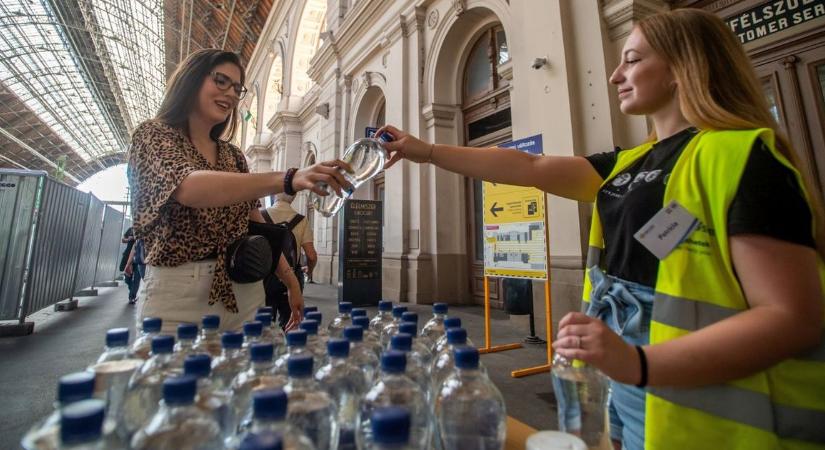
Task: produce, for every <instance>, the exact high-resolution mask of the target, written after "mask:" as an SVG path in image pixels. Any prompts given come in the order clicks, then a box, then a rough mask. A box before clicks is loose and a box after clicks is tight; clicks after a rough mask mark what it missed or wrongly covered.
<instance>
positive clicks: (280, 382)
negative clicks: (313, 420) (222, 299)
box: [231, 342, 286, 431]
mask: <svg viewBox="0 0 825 450" xmlns="http://www.w3.org/2000/svg"><path fill="white" fill-rule="evenodd" d="M273 352H274V348H273V346H272V344H271V343H269V342H263V343H257V344H252V347H250V348H249V368H248V369H246V370H244V371H243V372H241V373H239V374H238V376H236V377H235V379H234V380H232V387H231V390H232V408H233V413H234V415H235V422H236V427H235V428H236V429H237V430H239V431H240V430H245V429H246V428H248V427H249V425H250V424H249V422H248V421H249V420H251V410H250V406H251V405H252V403H251V402H252V392H253V391H256V390H259V389H269V388H282V387H283V386H284V384H285V383H286V378H284V377H283V376H278V375H274V374H273V373H272V369H273V367H274V361H273V360H272V356H273Z"/></svg>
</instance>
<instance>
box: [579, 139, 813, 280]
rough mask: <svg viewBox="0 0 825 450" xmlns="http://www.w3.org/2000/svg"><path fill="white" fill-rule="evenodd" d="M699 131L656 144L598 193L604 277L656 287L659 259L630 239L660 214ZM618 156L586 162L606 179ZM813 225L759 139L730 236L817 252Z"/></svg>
mask: <svg viewBox="0 0 825 450" xmlns="http://www.w3.org/2000/svg"><path fill="white" fill-rule="evenodd" d="M697 132H698V131H697V130H696V129H695V128H688V129H685V130H683V131H681V132H679V133H676V134H674V135H673V136H670V137H668V138H667V139H663V140H661V141H659V142H657V143H656V144H654V145H653V148H652V149H651V150H650V151H649V152H648V153H647V154H646V155H645V156H644V157H642V158H641V159H639V160H638V161H636V162H634V163H633V164H632V165H631V166H630V167H628V168H627V169H626V170H624V171H623V172H621V173H619V174H617V175H616V176H615V177H614V178H613V180H612V181H610V182H609V183H607V184H606V185H605V186H603V187H602V188H601V189H600V190H599V193H598V197H597V201H598V204H599V217H600V218H601V221H602V228H603V230H604V243H605V254H604V258H605V259H604V265H603V267H604V268H605V270H606V271H607V273H608V274H610V275H613V276H616V277H619V278H622V279H624V280H628V281H634V282H637V283H641V284H644V285H646V286H654V285H655V284H656V275H657V272H658V270H659V260H658V259H657V258H656V257H655V256H654V255H653V254H652V253H650V251H648V250H647V248H645V247H644V246H643V245H642V244H641V243H639V241H637V240H636V239H635V238H634V237H633V234H635V233H636V231H638V230H639V229H640V228H641V227H642V226H643V225H644V224H645V223H647V221H648V220H650V218H651V217H653V215H654V214H656V213H657V212H659V210H660V209H662V205H663V203H664V196H665V186H666V184H667V180H668V178H669V177H670V172H671V171H672V170H673V167H674V166H675V165H676V161H677V160H678V159H679V156H680V155H681V154H682V151H683V150H684V149H685V147H686V146H687V144H688V142H690V140H691V139H692V138H693V137H694V136H695V135H696V133H697ZM620 151H621V149H619V148H616V150H614V151H613V152H606V153H598V154H595V155H591V156H588V157H587V160H588V161H589V162H590V164H592V165H593V167H594V168H595V169H596V171H597V172H598V173H599V175H601V177H602V179H605V178H607V177H608V176H609V175H610V173H611V172H612V171H613V167H614V166H615V165H616V159H617V156H618V153H619V152H620ZM811 220H812V219H811V210H810V208H809V207H808V204H807V202H806V201H805V198H804V197H803V195H802V191H801V189H800V187H799V183H798V182H797V180H796V177H795V176H794V174H793V172H791V170H789V169H788V168H787V167H785V166H783V165H782V163H780V162H779V161H777V160H776V158H774V157H773V155H772V154H771V152H770V150H769V149H768V148H767V147H766V146H765V144H764V143H763V142H762V141H761V140H757V141H756V142H755V143H754V146H753V149H751V154H750V156H749V157H748V161H747V164H746V165H745V171H744V173H743V174H742V178H741V180H740V182H739V187H738V189H737V191H736V195H735V196H734V198H733V201H732V202H731V205H730V207H729V209H728V235H729V236H733V235H737V234H746V233H750V234H760V235H765V236H770V237H773V238H776V239H781V240H783V241H788V242H793V243H796V244H801V245H805V246H808V247H812V248H815V246H816V245H815V243H814V238H813V232H812V230H811Z"/></svg>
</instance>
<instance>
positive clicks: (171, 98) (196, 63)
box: [155, 48, 246, 141]
mask: <svg viewBox="0 0 825 450" xmlns="http://www.w3.org/2000/svg"><path fill="white" fill-rule="evenodd" d="M223 63H231V64H234V65H236V66H238V69H240V71H241V84H244V83H245V82H246V73H245V70H244V68H243V65H241V60H240V58H239V57H238V55H237V54H235V53H232V52H225V51H223V50H220V49H216V48H206V49H203V50H198V51H196V52H193V53H191V54H190V55H189V56H187V57H186V59H185V60H184V61H183V62H182V63H180V65H178V67H177V69H175V73H173V74H172V76H171V77H170V78H169V82H168V83H167V85H166V92H165V93H164V95H163V101H162V102H161V104H160V108H158V113H157V115H155V120H158V121H160V122H164V123H166V124H169V125H171V126H173V127H175V128H179V129H181V130H183V131H185V132H188V131H189V130H188V128H189V114H191V113H192V109H193V108H194V107H195V103H196V102H197V101H198V92H199V91H200V88H201V85H203V80H205V79H206V77H207V76H209V72H211V71H212V69H214V68H215V67H216V66H218V65H220V64H223ZM237 129H238V107H237V106H236V107H234V108H232V112H231V113H230V114H229V117H228V118H227V119H226V120H225V121H223V122H221V123H219V124H217V125H215V126H214V127H212V129H211V130H210V131H209V137H210V138H212V140H213V141H218V140H219V139H221V140H224V141H231V140H232V139H233V138H234V137H235V132H236V131H237Z"/></svg>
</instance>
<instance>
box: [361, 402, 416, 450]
mask: <svg viewBox="0 0 825 450" xmlns="http://www.w3.org/2000/svg"><path fill="white" fill-rule="evenodd" d="M370 424H371V425H372V439H373V442H372V447H369V450H417V449H416V447H414V446H412V445H410V410H409V409H407V408H404V407H401V406H386V407H383V408H377V409H376V410H375V411H373V413H372V417H370Z"/></svg>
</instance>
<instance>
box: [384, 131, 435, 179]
mask: <svg viewBox="0 0 825 450" xmlns="http://www.w3.org/2000/svg"><path fill="white" fill-rule="evenodd" d="M385 132H386V133H388V134H389V135H390V136H392V138H393V141H392V142H387V143H386V144H384V148H385V149H386V150H387V153H388V154H389V155H390V160H389V161H387V163H386V164H385V165H384V168H385V169H389V168H390V167H392V165H393V164H395V163H397V162H398V161H400V160H401V159H408V160H410V161H413V162H417V163H423V162H429V161H430V158H431V157H432V153H433V149H434V144H428V143H426V142H424V141H422V140H420V139H418V138H416V137H415V136H412V135H411V134H409V133H407V132H406V131H402V130H399V129H398V128H396V127H394V126H392V125H384V126H383V127H381V128H380V129H379V130H378V131H376V132H375V135H376V136H381V134H382V133H385Z"/></svg>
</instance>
